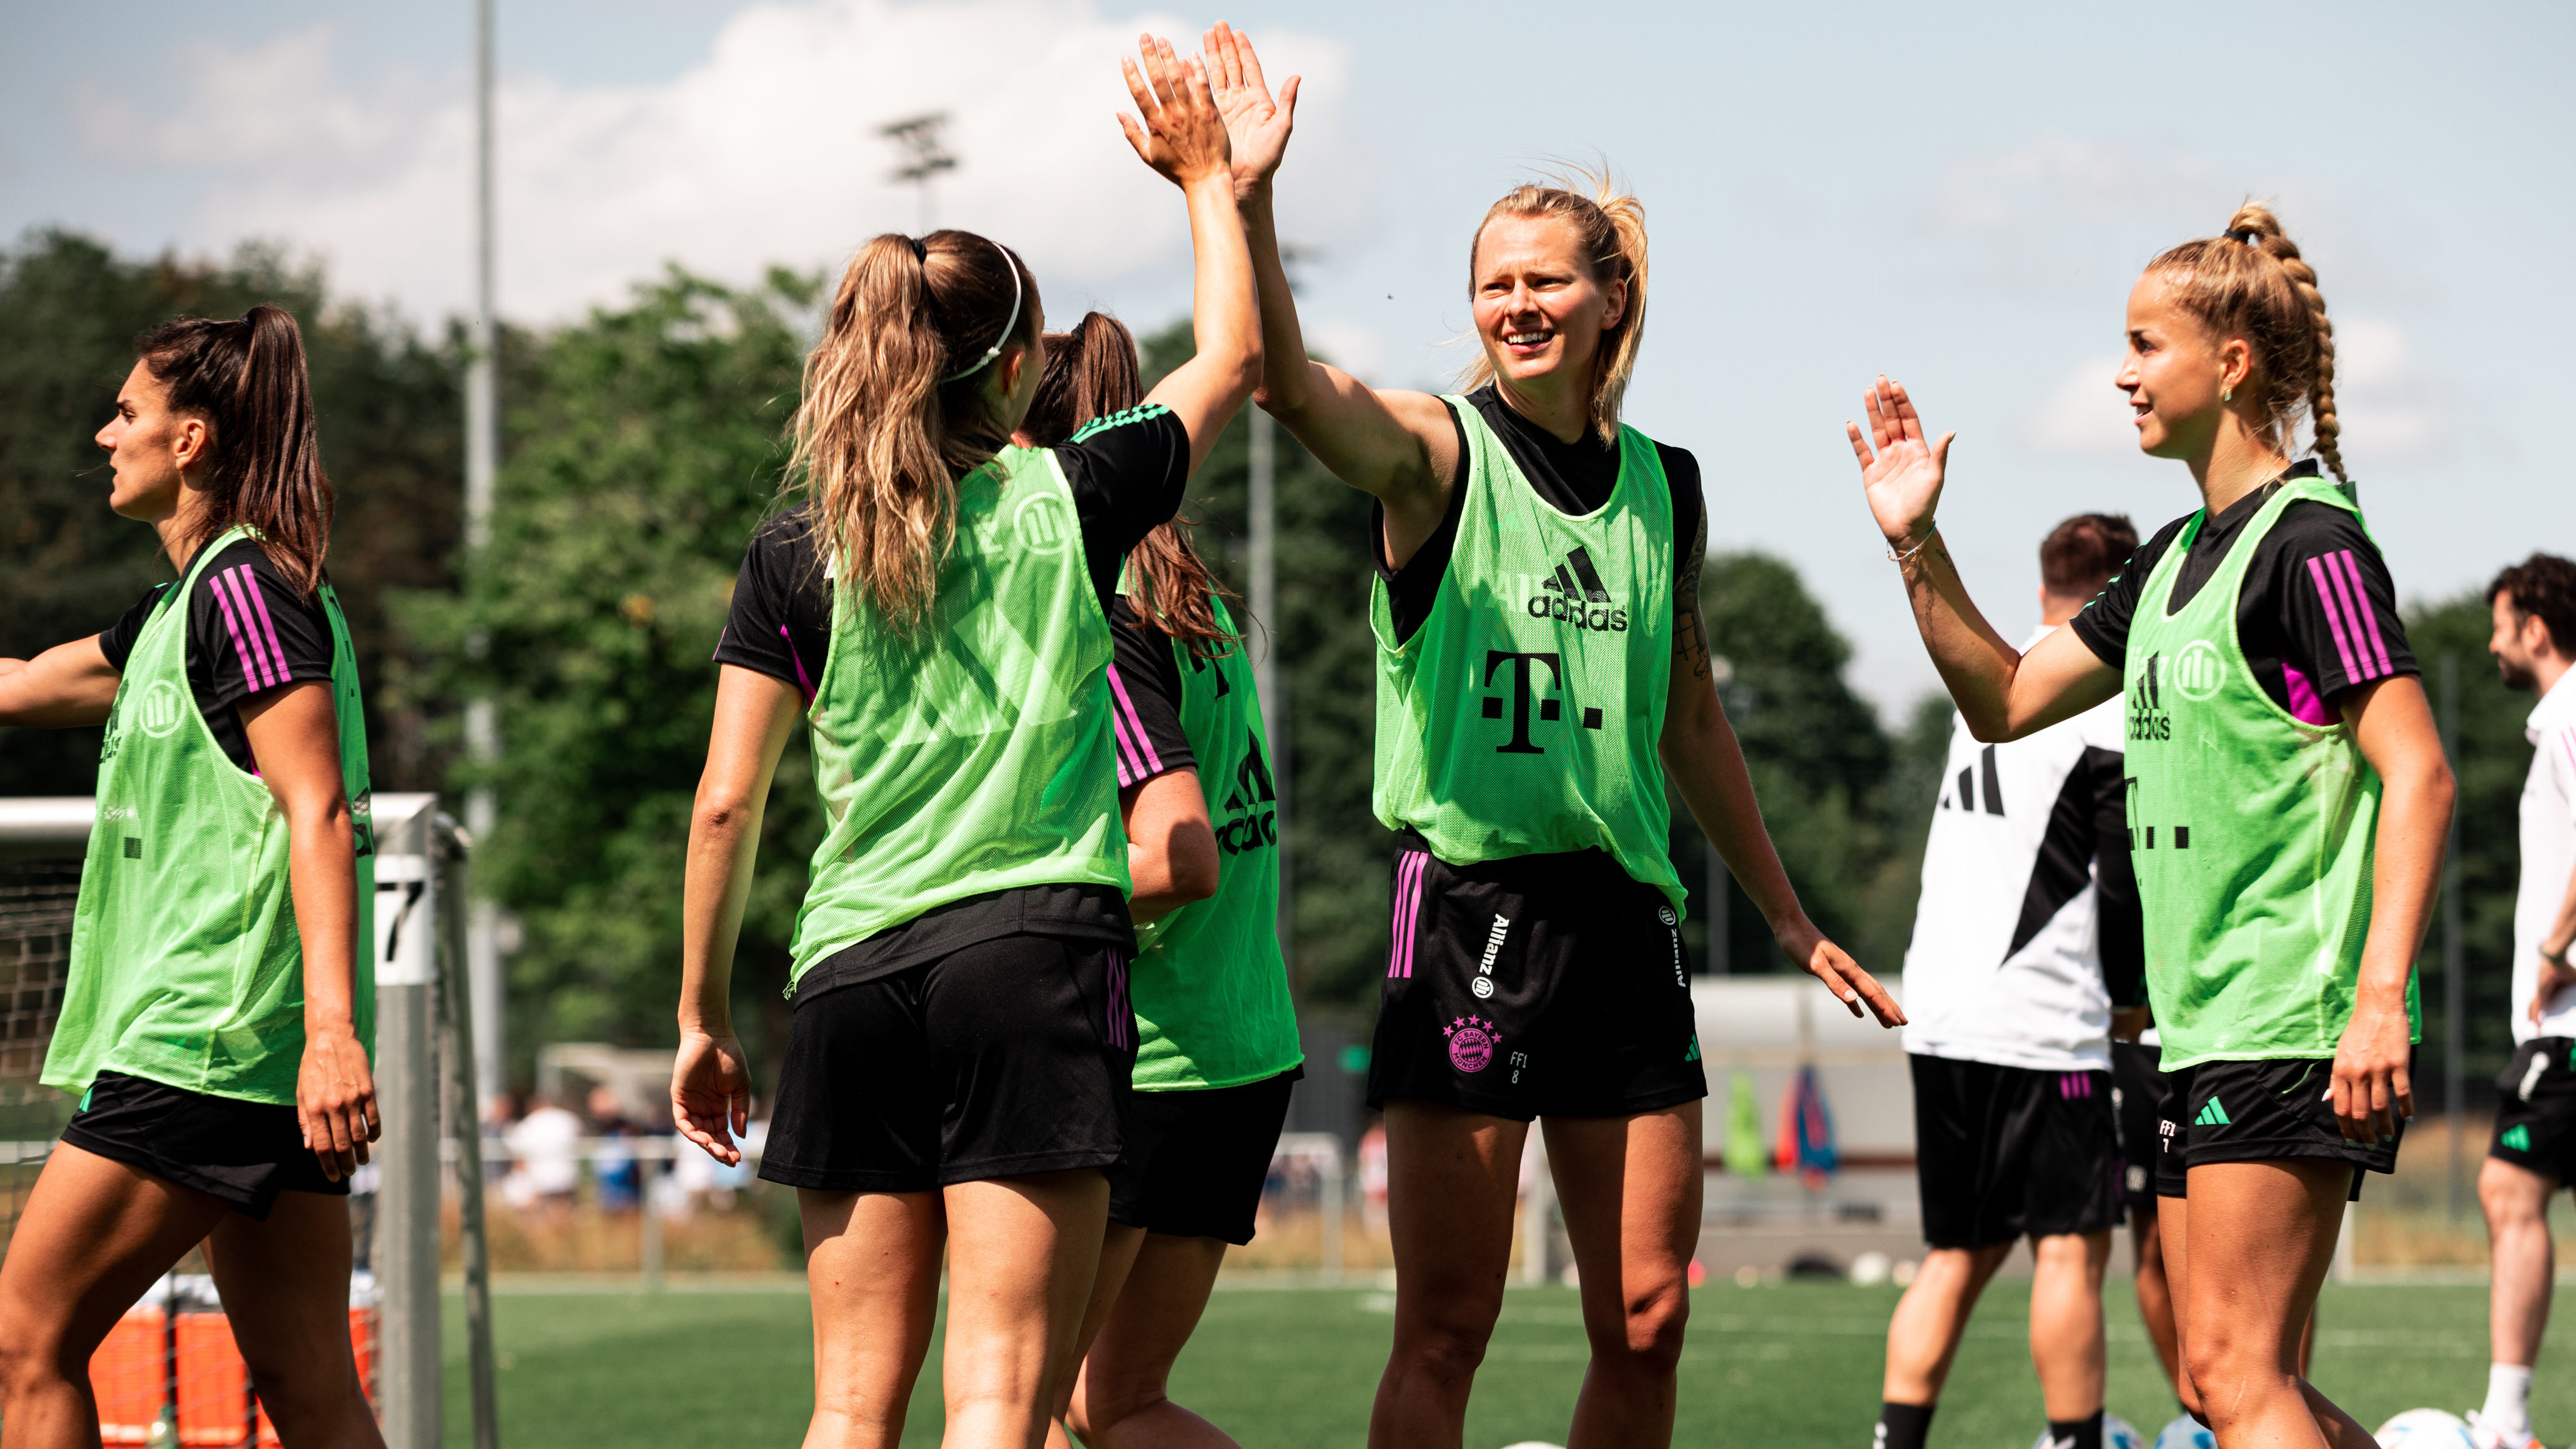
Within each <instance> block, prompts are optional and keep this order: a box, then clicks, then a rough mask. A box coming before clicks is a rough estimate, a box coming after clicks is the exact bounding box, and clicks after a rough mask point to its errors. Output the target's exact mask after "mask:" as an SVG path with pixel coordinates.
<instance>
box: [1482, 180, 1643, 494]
mask: <svg viewBox="0 0 2576 1449" xmlns="http://www.w3.org/2000/svg"><path fill="white" fill-rule="evenodd" d="M1557 180H1558V181H1559V182H1560V183H1561V184H1558V185H1554V186H1541V185H1538V184H1536V183H1524V184H1522V185H1519V186H1515V187H1513V188H1512V189H1511V190H1510V191H1508V192H1505V193H1504V195H1503V199H1502V200H1500V201H1497V202H1495V203H1494V204H1493V205H1492V206H1490V207H1487V208H1486V209H1485V219H1484V220H1483V221H1480V222H1478V223H1476V235H1475V236H1474V237H1473V238H1471V239H1470V240H1469V241H1468V243H1467V275H1468V282H1467V285H1468V287H1469V289H1470V291H1472V290H1473V289H1474V287H1475V271H1476V244H1477V242H1479V241H1482V240H1483V239H1484V235H1485V228H1486V227H1489V226H1491V225H1493V224H1494V219H1495V218H1496V217H1503V216H1554V217H1562V218H1564V219H1565V221H1566V223H1567V224H1568V225H1570V226H1572V227H1573V228H1574V230H1575V234H1576V235H1577V236H1579V237H1580V238H1581V239H1582V245H1583V254H1584V256H1585V258H1586V259H1587V260H1589V261H1590V263H1591V267H1592V280H1593V281H1594V282H1595V283H1596V284H1602V285H1606V284H1608V283H1610V282H1613V281H1623V282H1626V283H1627V284H1628V307H1627V310H1626V311H1625V312H1623V313H1621V314H1620V317H1619V322H1618V325H1616V326H1614V327H1608V328H1604V329H1603V330H1602V335H1601V350H1600V352H1599V353H1598V355H1597V356H1596V357H1595V359H1594V362H1593V369H1594V370H1593V379H1592V409H1591V412H1592V430H1593V432H1594V433H1595V434H1597V435H1598V436H1599V437H1600V439H1601V440H1602V441H1603V442H1605V443H1606V442H1610V441H1612V440H1614V439H1616V438H1617V437H1618V436H1619V408H1620V404H1621V403H1622V402H1623V401H1624V400H1625V399H1626V398H1627V395H1628V381H1629V379H1630V378H1631V377H1633V376H1635V374H1636V371H1637V348H1638V344H1639V343H1640V342H1641V341H1642V340H1643V338H1644V336H1645V332H1646V208H1645V204H1644V203H1642V202H1640V201H1638V200H1637V198H1635V197H1634V196H1631V195H1628V194H1627V193H1626V192H1623V191H1620V190H1619V189H1618V188H1617V187H1615V186H1613V185H1612V184H1611V182H1610V178H1609V176H1608V174H1607V173H1598V174H1596V173H1594V172H1590V171H1585V170H1581V169H1576V170H1574V171H1572V172H1571V173H1569V174H1567V175H1565V176H1562V177H1559V178H1557ZM1578 187H1579V188H1581V189H1580V190H1578V189H1577V188H1578ZM1585 190H1588V191H1590V192H1591V193H1592V194H1591V195H1590V196H1585V195H1584V194H1583V191H1585ZM1493 380H1494V360H1493V357H1492V356H1491V355H1490V354H1488V353H1487V352H1485V351H1484V350H1483V349H1482V348H1481V347H1480V348H1479V349H1478V350H1477V353H1476V360H1475V361H1474V362H1472V363H1470V364H1468V367H1467V372H1466V375H1465V377H1464V378H1463V379H1462V383H1461V385H1462V386H1463V387H1464V388H1465V389H1466V390H1469V391H1473V390H1474V389H1476V388H1480V387H1483V386H1484V385H1485V384H1487V383H1489V382H1492V381H1493Z"/></svg>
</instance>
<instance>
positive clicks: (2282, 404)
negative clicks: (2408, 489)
mask: <svg viewBox="0 0 2576 1449" xmlns="http://www.w3.org/2000/svg"><path fill="white" fill-rule="evenodd" d="M2147 270H2148V271H2150V272H2158V273H2162V274H2163V275H2164V277H2165V279H2166V281H2167V282H2168V283H2170V284H2171V286H2172V288H2173V295H2174V298H2175V300H2177V301H2179V302H2180V303H2181V304H2182V306H2183V308H2184V309H2185V310H2186V311H2189V312H2190V313H2191V314H2192V315H2193V316H2195V317H2198V318H2199V319H2200V320H2201V323H2202V324H2203V325H2204V326H2206V327H2208V328H2209V329H2210V331H2211V332H2213V333H2216V334H2218V335H2220V336H2221V337H2243V338H2244V339H2245V342H2246V345H2247V346H2248V347H2250V348H2252V349H2253V352H2254V372H2253V375H2252V376H2251V377H2249V378H2248V379H2247V380H2246V385H2247V386H2249V387H2253V388H2255V389H2257V390H2258V391H2257V393H2256V400H2257V401H2258V402H2260V403H2261V404H2262V407H2263V411H2264V413H2265V415H2266V416H2268V417H2269V418H2270V419H2271V428H2272V431H2271V435H2270V439H2269V440H2270V441H2271V442H2273V443H2274V445H2275V446H2277V447H2279V448H2280V449H2281V450H2282V451H2283V452H2287V451H2289V448H2290V444H2291V442H2292V439H2293V434H2294V433H2295V432H2296V430H2297V427H2298V421H2299V414H2300V413H2301V412H2302V411H2305V412H2306V413H2307V415H2308V422H2309V426H2310V428H2311V429H2312V431H2313V432H2314V434H2315V437H2316V454H2317V456H2318V457H2320V458H2322V459H2324V460H2325V465H2326V468H2327V470H2328V471H2329V472H2331V473H2333V474H2334V475H2335V477H2336V478H2338V479H2341V480H2342V481H2344V482H2347V483H2349V482H2350V481H2352V480H2351V479H2350V478H2348V477H2346V476H2345V474H2344V471H2343V449H2342V447H2341V446H2340V443H2341V439H2342V436H2343V422H2342V419H2341V418H2339V417H2338V416H2337V415H2336V413H2335V398H2334V364H2335V347H2334V324H2333V323H2332V322H2330V321H2328V320H2327V319H2326V299H2325V294H2324V293H2322V292H2320V291H2318V290H2317V271H2316V268H2314V267H2312V266H2309V265H2308V262H2307V259H2306V258H2304V257H2302V256H2300V255H2299V247H2298V243H2296V242H2293V241H2291V240H2290V238H2289V236H2288V235H2287V234H2286V233H2284V232H2283V231H2282V230H2281V221H2280V218H2278V217H2276V216H2274V215H2272V212H2271V209H2270V208H2269V207H2266V206H2264V205H2262V204H2261V203H2260V202H2253V201H2249V202H2247V203H2245V204H2244V205H2243V206H2240V207H2238V208H2236V214H2235V215H2234V216H2231V217H2229V218H2228V219H2227V227H2226V230H2225V231H2224V232H2223V233H2222V234H2220V235H2218V236H2214V237H2204V238H2202V239H2201V240H2199V241H2188V242H2184V243H2183V244H2182V245H2181V246H2178V247H2175V248H2174V249H2173V250H2171V251H2169V252H2166V253H2165V254H2164V255H2163V256H2160V257H2158V258H2156V259H2155V260H2154V261H2152V262H2149V263H2148V264H2147Z"/></svg>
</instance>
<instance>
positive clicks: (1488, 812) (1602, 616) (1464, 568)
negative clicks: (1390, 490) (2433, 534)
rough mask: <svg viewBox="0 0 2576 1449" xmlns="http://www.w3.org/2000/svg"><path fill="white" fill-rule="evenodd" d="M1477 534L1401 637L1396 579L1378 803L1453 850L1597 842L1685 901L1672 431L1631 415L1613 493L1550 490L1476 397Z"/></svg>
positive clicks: (1469, 525) (1384, 647)
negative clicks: (1670, 779) (1671, 786)
mask: <svg viewBox="0 0 2576 1449" xmlns="http://www.w3.org/2000/svg"><path fill="white" fill-rule="evenodd" d="M1446 401H1447V402H1448V404H1449V407H1450V410H1451V411H1452V412H1454V413H1455V414H1456V415H1457V417H1458V420H1459V424H1460V426H1461V427H1462V428H1463V429H1464V431H1465V434H1466V443H1467V447H1466V456H1465V457H1463V458H1461V459H1460V460H1459V461H1460V464H1461V468H1460V471H1459V477H1458V483H1457V486H1458V487H1460V488H1464V489H1465V490H1467V495H1466V497H1465V499H1464V500H1463V501H1462V503H1461V505H1460V506H1461V512H1460V514H1459V519H1458V539H1457V543H1456V545H1455V546H1454V548H1453V550H1452V551H1451V553H1450V555H1449V567H1448V571H1447V572H1446V573H1445V574H1444V575H1443V576H1442V578H1441V581H1440V589H1439V593H1438V595H1437V597H1436V598H1435V600H1434V601H1433V603H1432V606H1431V614H1430V617H1429V618H1427V619H1425V620H1424V621H1423V623H1422V627H1421V628H1419V629H1417V630H1415V631H1414V633H1413V636H1412V637H1411V638H1409V639H1406V640H1404V641H1402V642H1400V643H1399V642H1397V640H1396V637H1395V620H1394V613H1393V609H1392V606H1391V604H1390V602H1389V600H1388V597H1387V590H1386V581H1385V580H1384V579H1380V580H1379V581H1378V583H1377V587H1376V590H1375V593H1374V594H1373V596H1372V598H1371V601H1370V608H1369V622H1370V624H1371V626H1372V627H1373V628H1375V630H1376V631H1377V646H1378V647H1377V772H1376V773H1377V778H1376V804H1377V816H1378V819H1379V820H1381V821H1383V822H1385V824H1386V825H1387V826H1388V827H1389V828H1390V829H1393V828H1401V827H1410V828H1412V829H1413V830H1415V831H1417V832H1419V833H1420V834H1421V836H1422V838H1423V839H1424V840H1425V841H1427V842H1428V843H1429V844H1430V846H1431V853H1432V854H1433V855H1436V856H1438V857H1439V858H1440V859H1442V860H1445V861H1448V862H1449V863H1451V864H1453V865H1472V864H1474V863H1476V862H1478V861H1485V860H1500V859H1504V858H1506V857H1510V856H1516V855H1538V854H1547V853H1553V852H1558V851H1570V850H1589V849H1594V848H1598V849H1601V850H1604V851H1607V852H1609V853H1610V855H1612V856H1613V857H1615V858H1616V859H1617V860H1618V862H1619V864H1620V866H1621V867H1622V868H1624V869H1625V870H1626V871H1627V872H1628V874H1629V875H1630V876H1631V877H1633V878H1635V879H1636V880H1638V881H1641V882H1643V883H1645V884H1647V885H1651V886H1655V887H1657V888H1659V889H1661V890H1662V891H1663V892H1664V894H1665V895H1666V896H1668V897H1669V898H1671V900H1672V902H1673V905H1674V906H1675V907H1676V908H1679V907H1680V906H1681V904H1682V900H1683V894H1684V893H1683V890H1682V885H1681V878H1680V876H1678V875H1677V874H1675V873H1674V870H1673V863H1672V850H1671V843H1670V836H1671V831H1672V814H1671V807H1670V806H1669V805H1668V804H1667V803H1666V800H1665V794H1664V767H1663V761H1662V760H1661V758H1660V757H1658V756H1657V754H1656V743H1657V740H1658V739H1659V738H1660V736H1661V735H1662V733H1663V725H1664V700H1665V693H1666V688H1667V686H1668V684H1669V683H1670V680H1671V672H1672V643H1673V639H1672V635H1673V499H1672V489H1671V487H1670V485H1669V484H1667V483H1666V482H1665V480H1664V468H1663V460H1662V459H1661V458H1659V457H1658V456H1657V455H1656V452H1655V445H1654V443H1653V442H1651V441H1650V440H1648V438H1647V437H1646V435H1645V434H1643V433H1640V432H1638V431H1637V430H1636V429H1634V428H1630V427H1624V426H1623V427H1622V428H1620V429H1619V481H1618V483H1617V485H1616V486H1615V487H1613V488H1612V489H1611V493H1610V501H1609V502H1607V503H1605V504H1603V505H1602V506H1601V507H1600V508H1599V509H1597V510H1595V511H1593V512H1591V513H1588V514H1585V515H1583V516H1581V517H1575V516H1571V515H1568V514H1564V513H1560V512H1558V511H1557V510H1556V509H1554V508H1552V507H1550V506H1548V504H1547V503H1546V502H1545V501H1544V500H1543V499H1541V498H1540V497H1539V496H1538V493H1537V491H1536V490H1535V489H1533V488H1532V487H1531V486H1530V483H1529V480H1528V479H1527V478H1525V477H1523V476H1522V475H1521V470H1520V467H1519V465H1518V464H1516V463H1514V462H1513V461H1512V457H1511V454H1510V452H1509V451H1508V450H1507V449H1506V448H1505V447H1504V446H1503V440H1502V439H1501V438H1499V437H1496V436H1495V435H1494V432H1493V430H1492V429H1491V428H1488V427H1487V426H1486V425H1485V422H1484V419H1483V418H1482V417H1481V416H1480V415H1479V414H1478V413H1477V411H1476V409H1475V407H1474V406H1473V405H1471V404H1470V403H1468V402H1467V400H1466V399H1464V398H1459V397H1451V398H1448V399H1446Z"/></svg>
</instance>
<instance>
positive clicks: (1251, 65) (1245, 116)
mask: <svg viewBox="0 0 2576 1449" xmlns="http://www.w3.org/2000/svg"><path fill="white" fill-rule="evenodd" d="M1199 56H1200V60H1201V63H1202V64H1203V65H1204V66H1205V67H1206V69H1207V78H1208V84H1209V85H1210V86H1211V87H1212V88H1213V89H1214V91H1215V93H1216V108H1217V109H1218V110H1219V111H1221V112H1223V113H1224V115H1225V130H1226V134H1227V136H1228V137H1230V138H1231V139H1232V141H1233V143H1234V199H1235V200H1237V201H1250V200H1251V199H1252V198H1253V197H1254V196H1255V195H1257V194H1258V193H1259V192H1260V191H1261V190H1262V188H1264V187H1266V186H1268V185H1269V184H1270V178H1271V176H1272V174H1273V173H1275V172H1277V171H1278V169H1279V158H1280V157H1281V156H1282V155H1284V154H1286V152H1287V150H1288V133H1289V132H1290V131H1292V130H1294V129H1296V121H1297V81H1298V77H1296V76H1293V75H1292V76H1290V77H1288V79H1287V80H1285V81H1282V82H1281V83H1280V86H1279V98H1278V100H1277V101H1275V102H1274V101H1273V100H1271V98H1270V83H1269V82H1268V81H1266V80H1263V79H1262V76H1261V58H1260V57H1259V56H1257V55H1254V54H1253V53H1252V40H1251V38H1250V37H1249V36H1246V35H1244V34H1242V33H1241V32H1239V31H1237V30H1236V29H1235V28H1234V27H1232V26H1230V25H1228V24H1226V23H1225V22H1224V21H1222V20H1220V21H1218V22H1217V23H1216V28H1215V29H1214V30H1211V31H1209V32H1208V33H1207V34H1206V35H1205V36H1203V37H1201V38H1200V41H1199Z"/></svg>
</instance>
